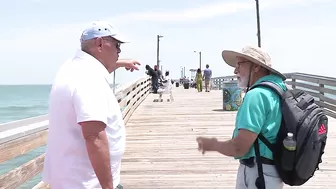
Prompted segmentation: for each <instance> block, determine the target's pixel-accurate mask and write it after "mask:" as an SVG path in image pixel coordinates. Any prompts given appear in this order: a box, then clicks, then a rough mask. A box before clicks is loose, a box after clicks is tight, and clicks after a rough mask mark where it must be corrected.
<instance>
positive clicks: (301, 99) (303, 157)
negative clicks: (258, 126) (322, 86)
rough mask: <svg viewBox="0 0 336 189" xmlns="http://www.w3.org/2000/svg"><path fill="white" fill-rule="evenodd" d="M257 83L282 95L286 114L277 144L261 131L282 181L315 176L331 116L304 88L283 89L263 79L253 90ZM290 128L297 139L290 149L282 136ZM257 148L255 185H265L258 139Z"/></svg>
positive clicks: (295, 183)
mask: <svg viewBox="0 0 336 189" xmlns="http://www.w3.org/2000/svg"><path fill="white" fill-rule="evenodd" d="M255 87H269V88H271V89H273V90H274V91H275V92H276V93H277V94H279V96H280V100H281V102H280V106H281V111H282V114H283V115H282V122H281V127H280V130H279V132H278V135H277V138H276V142H275V144H271V143H270V142H269V141H268V140H267V139H266V138H265V137H264V136H263V135H261V134H259V136H258V138H259V139H260V140H261V141H262V142H263V143H264V144H265V145H266V146H267V147H268V148H269V149H270V150H271V151H272V152H273V159H274V164H275V167H276V169H277V172H278V174H279V176H280V178H281V179H282V181H283V182H284V183H285V184H287V185H290V186H300V185H302V184H304V183H305V182H307V181H308V180H309V179H310V178H311V177H313V176H314V173H315V171H316V170H318V169H319V164H320V163H321V162H322V155H323V153H324V149H325V145H326V141H327V134H328V118H327V116H326V115H325V113H324V111H323V109H322V108H321V107H319V106H318V105H317V104H315V102H314V98H313V97H312V96H311V95H310V94H308V93H307V92H305V91H303V90H300V89H287V90H286V91H283V90H282V88H280V87H279V86H277V85H276V84H274V83H272V82H261V83H260V84H257V85H255V86H253V87H252V88H251V90H252V89H253V88H255ZM288 132H291V133H293V138H294V139H295V140H296V143H297V144H296V151H294V152H290V153H288V152H289V151H288V150H286V148H284V147H283V140H284V139H285V138H286V137H287V133H288ZM254 149H255V153H256V161H257V165H258V174H259V177H258V179H257V181H256V186H257V187H258V188H259V189H265V180H264V177H263V171H262V166H261V160H260V152H259V143H258V140H256V141H255V143H254ZM291 153H292V154H291ZM293 153H294V154H293ZM283 162H284V163H283ZM285 164H286V165H285Z"/></svg>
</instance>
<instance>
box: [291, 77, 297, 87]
mask: <svg viewBox="0 0 336 189" xmlns="http://www.w3.org/2000/svg"><path fill="white" fill-rule="evenodd" d="M295 81H296V80H295V78H292V88H293V89H295Z"/></svg>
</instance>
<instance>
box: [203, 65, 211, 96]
mask: <svg viewBox="0 0 336 189" xmlns="http://www.w3.org/2000/svg"><path fill="white" fill-rule="evenodd" d="M211 77H212V70H211V69H210V68H209V64H207V65H206V66H205V70H204V71H203V79H204V83H205V92H210V87H211V86H210V81H211Z"/></svg>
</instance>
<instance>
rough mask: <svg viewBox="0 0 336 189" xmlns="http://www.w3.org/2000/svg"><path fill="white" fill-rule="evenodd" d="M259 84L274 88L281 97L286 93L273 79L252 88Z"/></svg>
mask: <svg viewBox="0 0 336 189" xmlns="http://www.w3.org/2000/svg"><path fill="white" fill-rule="evenodd" d="M259 86H263V87H268V88H271V89H273V90H274V91H275V92H276V93H277V94H278V95H279V96H280V97H281V96H282V95H283V94H284V91H283V90H282V88H281V87H279V86H278V85H277V84H275V83H273V82H271V81H263V82H261V83H259V84H256V85H254V86H253V87H252V88H251V89H254V88H256V87H259Z"/></svg>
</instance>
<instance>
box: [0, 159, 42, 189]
mask: <svg viewBox="0 0 336 189" xmlns="http://www.w3.org/2000/svg"><path fill="white" fill-rule="evenodd" d="M44 157H45V154H42V155H40V156H39V157H37V158H35V159H33V160H31V161H29V162H27V163H25V164H23V165H22V166H20V167H18V168H16V169H14V170H12V171H10V172H8V173H6V174H3V175H1V176H0V188H1V189H13V188H17V187H19V186H20V185H22V184H23V183H25V182H26V181H28V180H29V179H31V178H33V177H34V176H36V175H37V174H38V173H40V172H41V171H42V169H43V161H44Z"/></svg>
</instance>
